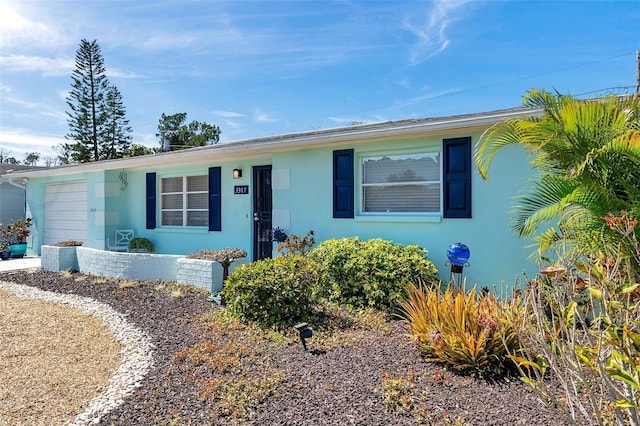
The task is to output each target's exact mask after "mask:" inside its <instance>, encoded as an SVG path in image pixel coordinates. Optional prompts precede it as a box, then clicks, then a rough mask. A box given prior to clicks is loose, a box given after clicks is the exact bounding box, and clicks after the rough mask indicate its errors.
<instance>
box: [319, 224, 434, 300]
mask: <svg viewBox="0 0 640 426" xmlns="http://www.w3.org/2000/svg"><path fill="white" fill-rule="evenodd" d="M308 256H309V258H311V259H313V260H315V261H317V262H318V263H320V264H321V265H322V270H323V272H325V274H326V276H327V278H328V285H326V286H324V287H326V288H327V289H329V295H328V298H329V299H330V300H332V301H335V302H337V303H342V304H345V305H347V306H349V307H352V308H356V309H361V308H366V307H375V308H378V309H382V310H385V311H389V312H391V311H393V309H395V307H396V306H397V304H398V302H399V301H400V300H401V299H402V298H403V295H404V286H405V285H406V284H407V283H409V282H414V281H417V280H422V281H424V282H435V281H437V275H436V274H437V269H436V267H435V266H434V264H433V263H432V262H431V261H430V260H429V259H428V258H427V250H426V249H424V248H421V247H418V246H416V245H408V246H404V245H401V244H394V243H392V242H391V241H387V240H382V239H379V238H378V239H373V240H368V241H362V240H360V239H359V238H358V237H352V238H342V239H338V240H327V241H323V242H322V243H320V244H319V245H318V246H317V247H315V248H313V249H312V250H311V251H310V252H309V255H308Z"/></svg>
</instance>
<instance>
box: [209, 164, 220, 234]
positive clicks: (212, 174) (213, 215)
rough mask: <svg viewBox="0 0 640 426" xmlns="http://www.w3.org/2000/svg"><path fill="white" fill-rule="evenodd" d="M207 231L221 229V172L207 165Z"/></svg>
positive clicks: (218, 168) (217, 168)
mask: <svg viewBox="0 0 640 426" xmlns="http://www.w3.org/2000/svg"><path fill="white" fill-rule="evenodd" d="M209 231H222V173H221V169H220V167H209Z"/></svg>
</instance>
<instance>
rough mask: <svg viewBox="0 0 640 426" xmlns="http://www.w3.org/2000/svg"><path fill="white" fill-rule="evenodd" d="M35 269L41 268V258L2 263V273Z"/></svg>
mask: <svg viewBox="0 0 640 426" xmlns="http://www.w3.org/2000/svg"><path fill="white" fill-rule="evenodd" d="M33 268H41V265H40V258H39V257H23V258H22V259H9V260H1V261H0V272H6V271H14V270H16V269H33Z"/></svg>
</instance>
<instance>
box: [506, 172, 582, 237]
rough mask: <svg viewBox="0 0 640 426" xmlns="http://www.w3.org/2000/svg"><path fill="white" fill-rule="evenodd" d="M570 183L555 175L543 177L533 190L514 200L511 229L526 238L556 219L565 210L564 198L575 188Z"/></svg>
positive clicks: (574, 184) (574, 185) (573, 184)
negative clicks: (541, 226)
mask: <svg viewBox="0 0 640 426" xmlns="http://www.w3.org/2000/svg"><path fill="white" fill-rule="evenodd" d="M576 186H577V184H576V182H572V181H569V180H566V179H564V178H563V177H560V176H555V175H543V176H542V177H541V178H540V180H539V181H538V182H535V183H534V186H533V188H532V189H531V190H530V191H529V192H528V193H527V194H523V195H519V196H518V197H516V198H515V201H514V203H515V204H514V206H513V208H512V213H513V217H512V223H511V227H512V229H513V230H514V231H515V232H516V233H517V234H518V235H519V236H521V237H524V238H528V237H530V236H531V235H532V234H534V233H535V232H536V231H537V230H538V227H539V226H540V225H542V224H544V223H546V222H550V221H551V220H553V219H554V218H556V217H558V216H559V215H560V214H561V213H562V211H563V209H564V208H565V205H566V201H565V198H566V197H567V196H568V195H570V194H571V193H572V192H573V191H574V190H575V188H576Z"/></svg>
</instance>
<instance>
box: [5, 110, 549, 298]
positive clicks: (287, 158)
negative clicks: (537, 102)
mask: <svg viewBox="0 0 640 426" xmlns="http://www.w3.org/2000/svg"><path fill="white" fill-rule="evenodd" d="M538 113H539V111H536V110H531V109H524V108H516V109H509V110H500V111H492V112H486V113H480V114H468V115H460V116H450V117H440V118H429V119H415V120H402V121H394V122H384V123H376V124H365V125H357V126H350V127H344V128H336V129H326V130H318V131H312V132H305V133H296V134H287V135H279V136H273V137H264V138H256V139H250V140H241V141H234V142H226V143H220V144H218V145H213V146H206V147H197V148H191V149H188V150H183V151H174V152H167V153H162V154H155V155H148V156H141V157H133V158H127V159H121V160H112V161H104V162H96V163H87V164H80V165H73V166H64V167H58V168H49V169H44V170H33V171H25V172H21V173H18V174H16V177H19V178H21V179H23V180H24V182H26V187H27V193H26V194H27V195H26V198H27V200H26V202H27V215H28V216H30V217H32V218H33V223H34V225H33V229H32V231H33V232H32V236H31V238H30V240H29V251H28V253H30V254H34V255H38V254H39V253H40V247H41V246H42V245H44V244H52V243H55V242H58V241H62V240H68V239H76V240H82V241H84V245H85V246H86V247H90V248H97V249H105V248H106V247H107V245H108V240H109V239H111V240H112V239H113V237H114V234H115V231H116V230H117V229H133V230H134V231H135V234H136V236H143V237H147V238H149V239H150V240H152V241H153V243H154V244H155V247H156V251H157V252H159V253H167V254H187V253H192V252H195V251H197V250H200V249H221V248H225V247H239V248H242V249H245V250H246V251H247V252H248V253H249V260H256V259H261V258H264V257H270V256H275V255H276V254H277V253H276V252H275V249H274V247H275V245H274V244H273V243H272V241H271V230H272V229H273V228H275V227H280V228H282V229H283V230H284V231H285V232H286V233H288V234H291V233H293V234H297V235H304V234H306V233H307V232H308V231H309V230H313V231H314V232H315V236H316V241H322V240H326V239H330V238H340V237H347V236H358V237H359V238H361V239H370V238H383V239H389V240H392V241H394V242H396V243H403V244H418V245H420V246H423V247H425V248H426V249H427V250H428V251H429V257H430V259H431V260H432V261H433V262H434V263H435V264H436V266H437V267H438V269H439V270H440V275H441V277H442V278H443V279H445V280H448V279H449V267H448V266H447V265H446V261H447V258H446V251H447V247H448V246H449V245H450V244H451V243H453V242H462V243H465V244H466V245H467V246H468V247H469V248H470V250H471V258H470V266H469V267H467V268H465V269H464V276H465V277H466V280H467V285H470V284H474V283H477V284H479V285H481V286H493V285H500V284H501V283H505V284H513V283H514V282H515V281H516V279H519V280H520V281H522V271H523V270H527V271H529V272H532V271H535V270H536V268H535V265H534V264H533V263H532V262H531V260H530V259H529V258H528V257H529V255H530V254H531V251H532V249H531V248H530V247H528V246H529V245H530V244H531V241H526V240H522V239H520V238H518V237H517V236H515V235H514V234H512V232H511V231H510V228H509V211H510V209H511V202H512V197H513V196H514V195H516V194H517V193H518V192H519V191H520V190H521V189H522V188H523V187H525V186H527V185H528V182H527V180H528V178H529V177H530V176H531V174H532V170H531V168H530V166H529V164H528V158H527V155H526V153H525V152H524V151H522V150H520V149H519V148H518V147H510V148H508V149H505V150H504V151H502V152H501V153H500V154H499V156H498V157H497V158H496V161H494V164H493V166H492V170H491V181H490V182H484V181H482V180H481V178H480V176H479V175H478V173H477V171H476V170H475V169H474V167H473V158H472V157H473V149H474V145H475V143H476V142H477V141H478V138H479V137H480V135H481V134H482V132H483V131H484V130H486V129H487V128H488V127H490V126H491V125H493V124H495V123H497V122H499V121H502V120H504V119H506V118H512V117H522V116H526V115H533V114H536V115H537V114H538Z"/></svg>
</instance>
